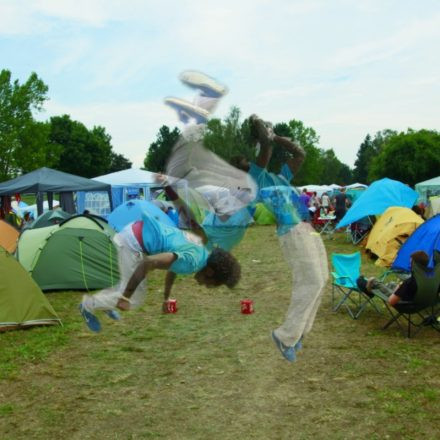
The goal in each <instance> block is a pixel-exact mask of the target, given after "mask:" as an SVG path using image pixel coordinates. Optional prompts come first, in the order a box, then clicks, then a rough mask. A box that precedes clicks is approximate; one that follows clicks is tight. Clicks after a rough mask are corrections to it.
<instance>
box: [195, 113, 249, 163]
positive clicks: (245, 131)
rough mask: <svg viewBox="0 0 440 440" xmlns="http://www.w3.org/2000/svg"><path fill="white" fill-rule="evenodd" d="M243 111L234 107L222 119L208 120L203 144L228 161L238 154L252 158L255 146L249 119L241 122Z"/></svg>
mask: <svg viewBox="0 0 440 440" xmlns="http://www.w3.org/2000/svg"><path fill="white" fill-rule="evenodd" d="M240 116H241V112H240V109H239V108H238V107H232V108H231V110H230V111H229V114H228V115H227V116H226V118H225V119H224V120H223V121H222V120H220V119H211V120H210V121H208V124H207V129H206V133H205V136H204V139H203V144H204V146H205V147H206V148H208V149H209V150H211V151H213V152H214V153H215V154H217V155H218V156H219V157H221V158H222V159H224V160H226V161H230V159H231V158H232V157H234V156H237V155H243V156H245V157H246V158H252V157H254V155H255V148H254V147H253V145H252V142H251V139H250V130H249V120H245V121H244V122H243V123H240Z"/></svg>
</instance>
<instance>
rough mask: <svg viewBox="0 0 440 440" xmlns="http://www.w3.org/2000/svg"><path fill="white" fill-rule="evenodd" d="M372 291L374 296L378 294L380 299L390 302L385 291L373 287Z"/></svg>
mask: <svg viewBox="0 0 440 440" xmlns="http://www.w3.org/2000/svg"><path fill="white" fill-rule="evenodd" d="M371 292H372V293H373V295H374V296H377V297H379V298H380V299H382V300H383V301H385V302H388V296H387V295H385V293H383V292H382V291H380V290H379V289H373V290H372V291H371Z"/></svg>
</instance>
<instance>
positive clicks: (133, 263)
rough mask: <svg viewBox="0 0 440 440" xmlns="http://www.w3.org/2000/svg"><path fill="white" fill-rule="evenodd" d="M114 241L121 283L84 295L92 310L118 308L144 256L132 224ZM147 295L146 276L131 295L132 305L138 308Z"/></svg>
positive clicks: (84, 302) (86, 304)
mask: <svg viewBox="0 0 440 440" xmlns="http://www.w3.org/2000/svg"><path fill="white" fill-rule="evenodd" d="M113 241H114V243H115V245H116V248H117V250H118V266H119V283H118V284H117V285H116V286H113V287H109V288H107V289H104V290H100V291H99V292H98V293H95V294H94V295H84V297H83V304H84V305H85V307H86V309H88V310H89V311H90V312H93V311H94V310H111V309H116V304H117V303H118V300H119V298H121V296H122V294H123V293H124V290H125V288H126V287H127V283H128V280H129V279H130V278H131V276H132V275H133V272H134V270H135V269H136V267H137V266H138V265H139V263H140V262H141V261H142V260H143V258H144V254H143V252H142V248H141V246H140V245H139V243H138V241H137V240H136V238H135V236H134V234H133V232H132V229H131V224H130V225H128V226H127V227H126V228H124V229H123V230H122V231H121V232H120V233H119V234H116V235H115V236H114V238H113ZM146 295H147V280H146V278H145V279H144V280H142V282H141V283H140V284H139V286H137V288H136V290H135V291H134V293H133V295H132V296H131V304H130V307H131V308H136V307H139V306H141V305H142V304H143V303H144V301H145V297H146Z"/></svg>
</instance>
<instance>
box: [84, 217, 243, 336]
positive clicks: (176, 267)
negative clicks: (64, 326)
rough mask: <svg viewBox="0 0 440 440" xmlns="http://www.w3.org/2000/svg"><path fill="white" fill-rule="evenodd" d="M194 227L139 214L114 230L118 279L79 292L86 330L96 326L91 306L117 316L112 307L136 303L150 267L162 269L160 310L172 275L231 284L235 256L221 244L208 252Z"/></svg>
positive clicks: (236, 267)
mask: <svg viewBox="0 0 440 440" xmlns="http://www.w3.org/2000/svg"><path fill="white" fill-rule="evenodd" d="M194 232H195V233H192V232H188V231H182V230H180V229H178V228H177V227H172V226H168V225H165V224H162V223H161V222H159V221H158V220H156V219H155V218H154V217H152V216H151V215H149V214H148V213H143V214H142V220H140V221H137V222H134V223H130V224H129V225H127V226H126V227H125V228H124V229H123V230H122V231H121V232H120V233H118V234H116V235H115V237H114V243H115V245H116V246H117V249H118V264H119V276H120V282H119V284H118V285H116V286H113V287H110V288H108V289H104V290H101V291H100V292H98V293H96V294H94V295H84V297H83V300H82V302H81V304H80V306H79V308H80V312H81V314H82V316H83V318H84V320H85V322H86V324H87V326H88V327H89V329H90V330H92V331H94V332H98V331H100V329H101V324H100V322H99V320H98V318H97V317H96V316H95V311H96V310H103V311H104V312H106V314H107V315H108V316H109V317H110V318H112V319H116V320H117V319H119V314H118V313H117V312H116V309H119V310H123V311H126V310H130V309H132V308H136V307H139V306H140V305H142V304H143V302H144V300H145V296H146V277H147V275H148V273H149V272H151V271H152V270H166V271H167V274H166V277H165V287H164V303H163V304H164V305H163V309H164V310H165V308H166V302H167V300H168V298H169V296H170V293H171V288H172V286H173V283H174V280H175V279H176V275H177V274H195V275H194V278H195V280H196V281H197V282H198V283H199V284H201V285H204V286H206V287H208V288H211V287H217V286H221V285H226V286H227V287H229V288H232V287H234V286H235V285H236V284H237V283H238V281H239V279H240V274H241V269H240V264H239V263H238V261H237V260H236V259H235V257H233V256H232V255H231V254H230V253H228V252H226V251H224V250H222V249H214V250H213V251H212V252H209V251H208V250H207V248H206V247H205V245H204V243H206V236H205V235H204V233H203V229H201V228H197V229H196V230H195V231H194ZM197 234H198V235H197Z"/></svg>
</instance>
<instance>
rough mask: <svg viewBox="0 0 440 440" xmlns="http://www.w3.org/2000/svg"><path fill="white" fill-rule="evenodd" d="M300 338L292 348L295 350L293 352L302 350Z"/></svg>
mask: <svg viewBox="0 0 440 440" xmlns="http://www.w3.org/2000/svg"><path fill="white" fill-rule="evenodd" d="M302 339H303V338H302V336H301V337H300V338H299V340H298V342H297V343H296V344H295V345H294V346H293V348H294V349H295V351H300V350H302V348H303V344H302Z"/></svg>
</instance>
